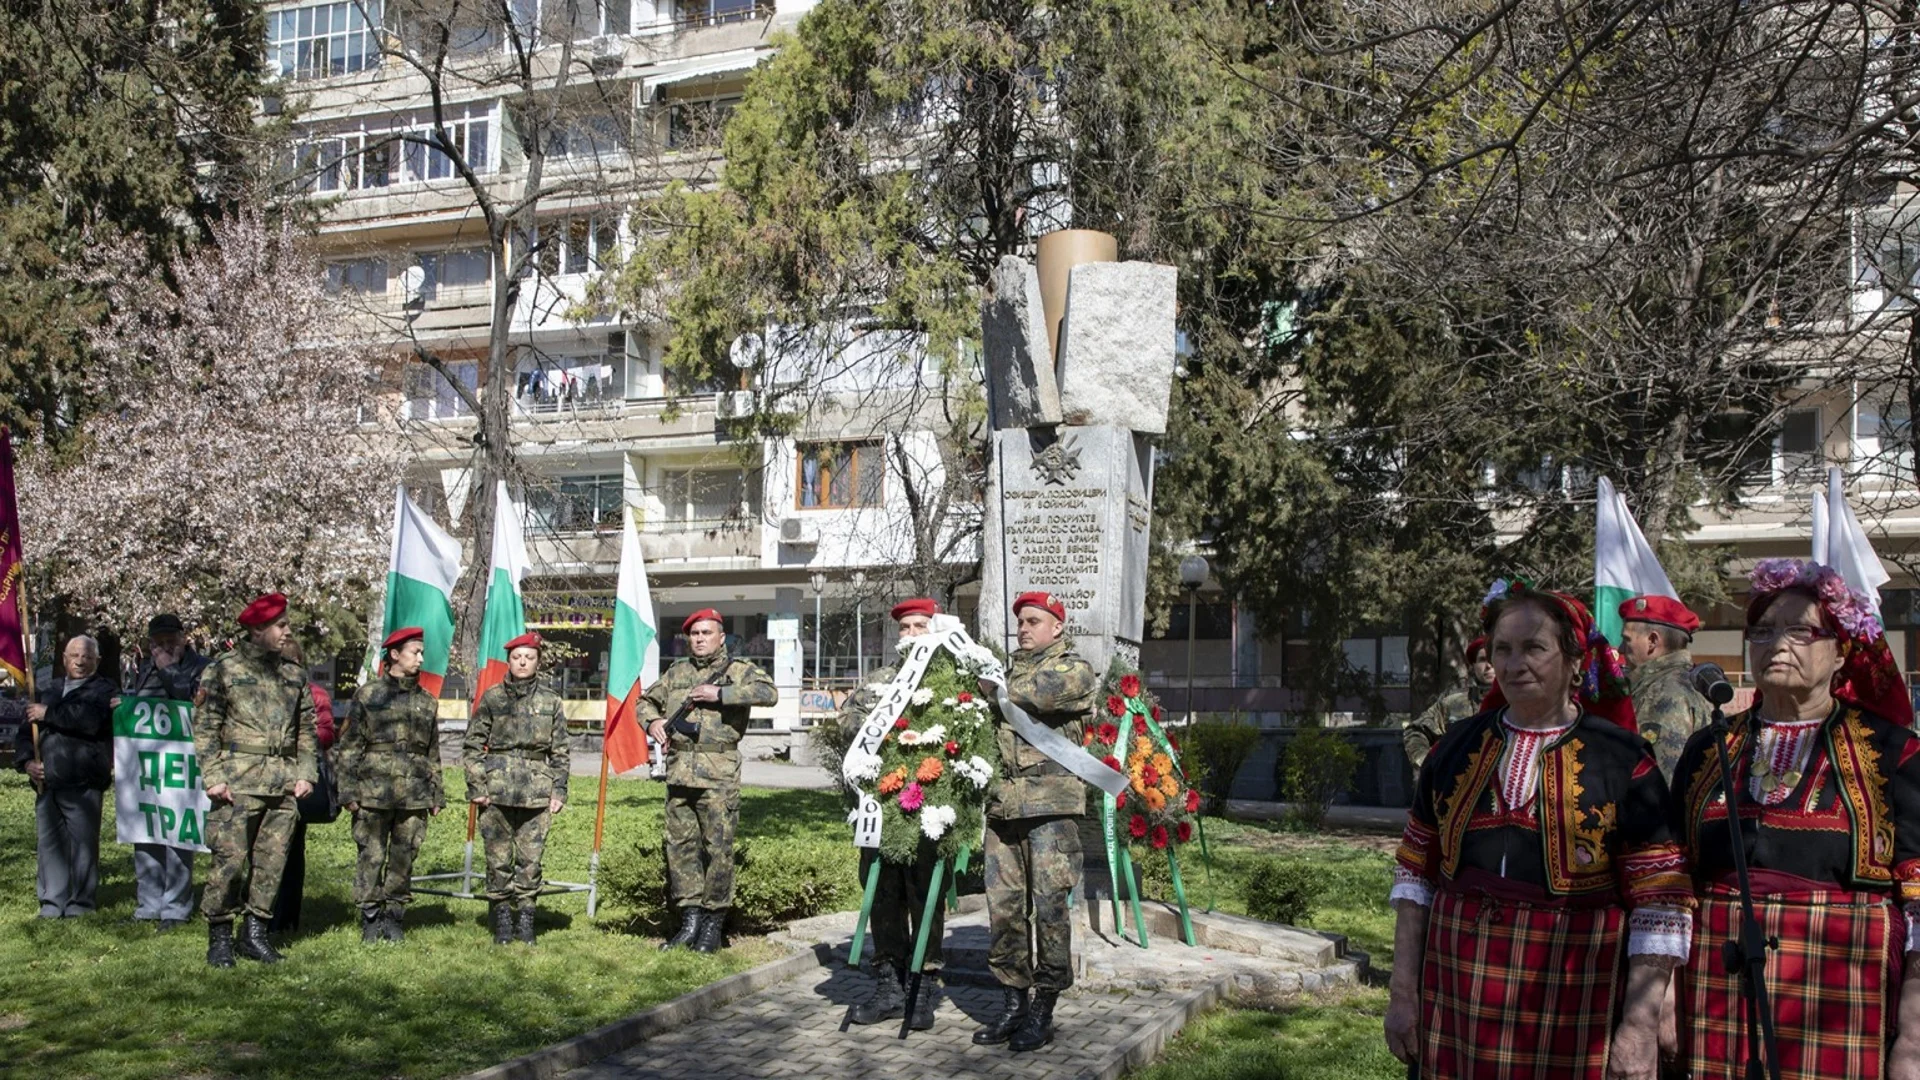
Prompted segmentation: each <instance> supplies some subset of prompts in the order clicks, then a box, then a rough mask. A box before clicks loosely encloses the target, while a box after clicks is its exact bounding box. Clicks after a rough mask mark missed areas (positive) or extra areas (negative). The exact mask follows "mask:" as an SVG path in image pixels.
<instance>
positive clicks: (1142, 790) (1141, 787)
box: [1133, 773, 1147, 796]
mask: <svg viewBox="0 0 1920 1080" xmlns="http://www.w3.org/2000/svg"><path fill="white" fill-rule="evenodd" d="M1133 792H1134V794H1136V795H1142V796H1144V795H1145V794H1146V793H1147V782H1146V781H1145V780H1142V779H1140V774H1139V773H1135V774H1133Z"/></svg>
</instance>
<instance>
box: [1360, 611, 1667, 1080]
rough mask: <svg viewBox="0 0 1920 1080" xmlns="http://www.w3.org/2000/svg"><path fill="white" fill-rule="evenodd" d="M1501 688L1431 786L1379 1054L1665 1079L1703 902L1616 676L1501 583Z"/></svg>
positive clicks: (1493, 633)
mask: <svg viewBox="0 0 1920 1080" xmlns="http://www.w3.org/2000/svg"><path fill="white" fill-rule="evenodd" d="M1481 620H1482V623H1483V625H1484V626H1485V628H1486V631H1487V634H1488V637H1489V638H1490V641H1491V650H1492V658H1493V666H1494V676H1495V682H1494V687H1493V690H1492V692H1490V693H1489V694H1488V695H1487V699H1486V701H1485V702H1484V703H1483V706H1482V708H1481V711H1480V713H1479V714H1478V715H1476V716H1474V717H1472V718H1471V719H1468V720H1464V721H1461V722H1460V723H1458V724H1456V725H1454V726H1453V727H1451V728H1449V729H1448V730H1447V733H1446V735H1445V736H1444V737H1443V738H1442V739H1441V740H1440V742H1438V743H1437V744H1435V745H1434V748H1433V751H1432V753H1431V754H1430V755H1429V756H1428V758H1427V763H1426V766H1425V767H1424V768H1423V769H1422V770H1421V773H1420V783H1419V787H1418V790H1417V792H1416V794H1415V796H1414V802H1413V807H1412V809H1411V810H1409V811H1408V812H1407V828H1406V833H1405V835H1404V836H1403V837H1402V839H1401V844H1400V850H1399V853H1398V855H1397V863H1398V865H1397V866H1396V867H1395V869H1394V885H1393V893H1392V901H1393V906H1394V908H1395V927H1394V960H1393V978H1392V981H1391V983H1390V984H1389V986H1390V993H1391V996H1390V1000H1389V1003H1388V1007H1387V1018H1386V1029H1387V1046H1388V1048H1389V1049H1390V1050H1392V1051H1393V1053H1394V1055H1395V1056H1396V1057H1398V1058H1400V1059H1401V1060H1402V1061H1405V1062H1408V1063H1409V1064H1413V1063H1416V1062H1417V1063H1418V1064H1419V1067H1420V1075H1421V1076H1423V1077H1429V1078H1441V1077H1444V1078H1447V1080H1454V1078H1473V1080H1482V1078H1484V1080H1521V1078H1533V1077H1551V1078H1552V1080H1653V1077H1654V1075H1655V1073H1656V1072H1657V1071H1658V1068H1659V1029H1660V1005H1661V1001H1662V998H1663V996H1664V995H1665V992H1666V988H1667V982H1668V978H1669V976H1670V975H1671V973H1672V970H1673V967H1674V965H1675V964H1677V963H1678V962H1679V961H1680V960H1681V959H1682V958H1684V957H1685V956H1686V955H1687V952H1688V937H1689V934H1690V932H1691V930H1692V925H1693V924H1692V920H1691V918H1690V916H1689V909H1690V908H1691V907H1692V906H1693V903H1694V898H1693V891H1692V882H1691V880H1690V879H1689V877H1688V875H1687V872H1686V862H1685V858H1684V856H1682V855H1681V853H1680V849H1679V846H1678V845H1677V844H1675V843H1674V840H1673V837H1672V834H1671V832H1670V827H1671V826H1670V820H1671V812H1672V811H1671V806H1670V800H1669V798H1668V793H1667V785H1666V782H1665V781H1664V780H1663V779H1662V778H1661V775H1660V769H1659V766H1658V765H1657V764H1655V762H1654V759H1653V753H1652V751H1651V750H1650V749H1649V748H1648V747H1647V743H1646V740H1644V739H1642V738H1640V736H1639V735H1638V734H1636V733H1635V731H1634V726H1633V706H1632V703H1631V701H1630V700H1629V699H1628V697H1627V693H1626V686H1625V680H1624V678H1623V675H1622V672H1621V668H1620V658H1619V655H1618V654H1617V653H1615V652H1614V651H1613V648H1612V647H1611V646H1610V645H1608V644H1607V641H1606V638H1605V637H1604V636H1602V635H1600V634H1599V633H1597V632H1596V631H1595V630H1594V625H1593V616H1592V615H1590V614H1589V613H1588V612H1587V609H1586V607H1585V605H1583V604H1581V603H1580V602H1579V601H1578V600H1575V599H1574V598H1573V597H1571V596H1567V595H1566V594H1564V593H1557V592H1550V591H1547V590H1544V589H1535V588H1533V587H1532V586H1530V585H1528V584H1527V583H1525V582H1523V581H1516V582H1513V583H1512V584H1511V585H1509V584H1508V583H1507V582H1504V581H1503V582H1496V583H1495V585H1494V588H1493V591H1492V592H1490V593H1489V594H1488V595H1487V600H1486V604H1485V606H1484V607H1483V608H1482V611H1481Z"/></svg>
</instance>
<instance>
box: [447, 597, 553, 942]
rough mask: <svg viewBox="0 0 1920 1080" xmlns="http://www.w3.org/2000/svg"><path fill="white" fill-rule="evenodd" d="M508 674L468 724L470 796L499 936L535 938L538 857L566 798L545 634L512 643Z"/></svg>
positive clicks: (496, 938) (501, 938)
mask: <svg viewBox="0 0 1920 1080" xmlns="http://www.w3.org/2000/svg"><path fill="white" fill-rule="evenodd" d="M506 653H507V678H506V681H504V682H502V683H500V684H499V685H498V686H494V687H490V688H488V690H487V692H486V693H485V694H482V695H481V696H480V704H479V706H478V707H477V708H475V709H474V711H473V719H472V721H470V722H469V723H468V724H467V737H466V741H465V742H464V743H463V744H462V747H461V749H462V751H463V753H462V758H463V759H464V761H465V763H466V767H467V798H468V799H469V800H471V801H472V803H473V804H474V805H475V806H477V807H479V808H480V839H481V841H482V842H483V843H484V844H485V846H486V849H487V913H488V915H489V916H490V917H491V920H492V923H493V942H494V944H496V945H505V944H507V943H509V942H511V941H513V940H514V938H515V936H516V928H517V936H518V937H519V939H520V940H521V941H524V942H526V943H527V944H529V945H531V944H533V909H534V902H535V901H536V900H537V899H538V897H539V895H540V881H541V878H540V859H541V857H542V856H543V855H545V853H546V847H547V829H548V828H549V827H550V826H551V825H552V824H553V815H555V814H557V813H559V812H560V811H561V809H562V808H563V807H565V806H566V804H567V773H568V769H569V767H570V765H571V755H570V754H569V753H568V745H567V714H566V711H565V709H564V708H562V706H561V703H560V695H559V694H556V693H554V692H553V688H552V687H550V686H548V685H547V684H546V683H545V681H544V680H542V679H541V678H540V677H539V671H540V635H538V634H522V635H520V636H519V637H517V638H514V639H513V640H512V641H509V642H507V644H506Z"/></svg>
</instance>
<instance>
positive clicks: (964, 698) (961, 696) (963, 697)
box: [953, 690, 973, 705]
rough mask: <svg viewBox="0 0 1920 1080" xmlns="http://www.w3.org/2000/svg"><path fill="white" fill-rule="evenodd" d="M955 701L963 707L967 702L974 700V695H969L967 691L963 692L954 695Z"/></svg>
mask: <svg viewBox="0 0 1920 1080" xmlns="http://www.w3.org/2000/svg"><path fill="white" fill-rule="evenodd" d="M953 700H955V701H957V702H959V703H960V704H962V705H965V704H966V703H967V702H969V701H972V700H973V695H972V694H969V693H967V692H966V691H965V690H962V691H960V692H959V693H957V694H955V695H953Z"/></svg>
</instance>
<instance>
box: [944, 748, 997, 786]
mask: <svg viewBox="0 0 1920 1080" xmlns="http://www.w3.org/2000/svg"><path fill="white" fill-rule="evenodd" d="M953 769H954V771H955V772H957V773H959V774H960V775H961V776H964V777H966V778H967V779H968V780H969V781H971V782H972V784H973V786H974V787H977V788H984V787H986V786H987V781H989V780H991V779H993V766H992V765H990V764H988V763H987V759H985V758H983V757H981V756H980V755H978V754H975V755H974V756H972V757H970V758H968V759H967V760H965V761H957V762H955V763H954V765H953Z"/></svg>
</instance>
